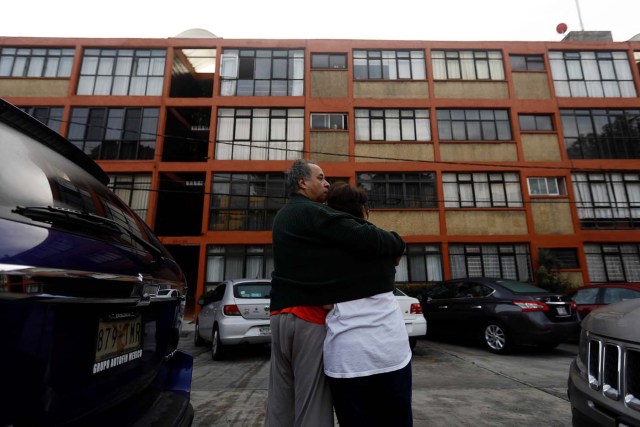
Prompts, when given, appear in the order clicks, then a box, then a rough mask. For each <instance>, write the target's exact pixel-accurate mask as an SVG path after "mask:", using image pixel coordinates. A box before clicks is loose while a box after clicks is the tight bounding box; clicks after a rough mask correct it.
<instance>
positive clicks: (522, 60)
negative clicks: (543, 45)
mask: <svg viewBox="0 0 640 427" xmlns="http://www.w3.org/2000/svg"><path fill="white" fill-rule="evenodd" d="M509 61H510V63H511V71H544V57H543V56H542V55H509Z"/></svg>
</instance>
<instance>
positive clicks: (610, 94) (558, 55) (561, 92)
mask: <svg viewBox="0 0 640 427" xmlns="http://www.w3.org/2000/svg"><path fill="white" fill-rule="evenodd" d="M549 63H550V65H551V74H552V76H553V84H554V87H555V90H556V95H557V96H559V97H578V98H583V97H587V98H603V97H606V98H632V97H635V96H636V89H635V87H634V84H633V75H632V74H631V67H630V65H629V64H630V63H629V57H628V56H627V53H626V52H606V51H602V52H600V51H589V52H586V51H583V52H561V51H552V52H549Z"/></svg>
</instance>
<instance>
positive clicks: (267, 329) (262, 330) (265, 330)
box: [260, 326, 271, 335]
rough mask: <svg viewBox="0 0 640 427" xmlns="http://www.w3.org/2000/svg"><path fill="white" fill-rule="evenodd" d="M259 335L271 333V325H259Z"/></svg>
mask: <svg viewBox="0 0 640 427" xmlns="http://www.w3.org/2000/svg"><path fill="white" fill-rule="evenodd" d="M260 335H271V327H269V326H261V327H260Z"/></svg>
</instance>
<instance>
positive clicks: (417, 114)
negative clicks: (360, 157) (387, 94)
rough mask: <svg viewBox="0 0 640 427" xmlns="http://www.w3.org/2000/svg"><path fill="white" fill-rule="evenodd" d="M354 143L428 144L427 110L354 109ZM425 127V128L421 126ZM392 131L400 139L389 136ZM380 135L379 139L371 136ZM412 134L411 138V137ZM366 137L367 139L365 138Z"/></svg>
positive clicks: (428, 119) (429, 130) (428, 122)
mask: <svg viewBox="0 0 640 427" xmlns="http://www.w3.org/2000/svg"><path fill="white" fill-rule="evenodd" d="M354 115H355V127H356V128H355V140H356V142H430V141H431V140H432V134H431V119H430V117H431V113H430V111H429V109H428V108H414V109H410V108H356V109H355V112H354ZM422 125H426V126H422ZM393 131H396V132H394V133H396V134H399V136H400V139H395V138H392V137H390V136H388V135H389V134H391V133H392V132H393ZM380 132H381V133H382V135H381V137H376V138H375V139H374V138H372V136H373V135H374V134H375V135H378V134H380ZM412 134H413V137H411V135H412ZM367 136H368V138H367Z"/></svg>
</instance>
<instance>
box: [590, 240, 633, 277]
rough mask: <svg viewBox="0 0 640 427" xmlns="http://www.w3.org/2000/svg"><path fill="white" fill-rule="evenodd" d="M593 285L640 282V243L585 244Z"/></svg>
mask: <svg viewBox="0 0 640 427" xmlns="http://www.w3.org/2000/svg"><path fill="white" fill-rule="evenodd" d="M584 254H585V259H586V261H587V271H588V273H589V280H590V282H591V283H607V282H628V283H636V282H640V243H633V242H630V243H617V242H607V243H598V242H589V243H585V244H584Z"/></svg>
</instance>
